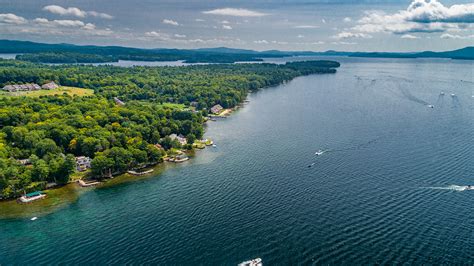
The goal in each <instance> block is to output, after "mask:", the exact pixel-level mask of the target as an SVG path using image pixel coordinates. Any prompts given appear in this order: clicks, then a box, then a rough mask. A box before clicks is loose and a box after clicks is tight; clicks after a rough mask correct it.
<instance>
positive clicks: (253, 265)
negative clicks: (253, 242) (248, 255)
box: [238, 258, 263, 266]
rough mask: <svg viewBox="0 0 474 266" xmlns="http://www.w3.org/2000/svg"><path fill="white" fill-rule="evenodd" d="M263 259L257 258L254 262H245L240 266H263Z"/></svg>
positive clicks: (239, 265)
mask: <svg viewBox="0 0 474 266" xmlns="http://www.w3.org/2000/svg"><path fill="white" fill-rule="evenodd" d="M262 265H263V263H262V259H261V258H256V259H253V260H248V261H244V262H241V263H239V264H238V266H262Z"/></svg>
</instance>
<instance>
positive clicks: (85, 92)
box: [0, 86, 94, 97]
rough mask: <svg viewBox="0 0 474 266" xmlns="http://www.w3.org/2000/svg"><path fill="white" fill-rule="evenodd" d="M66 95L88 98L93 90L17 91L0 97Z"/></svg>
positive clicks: (73, 88)
mask: <svg viewBox="0 0 474 266" xmlns="http://www.w3.org/2000/svg"><path fill="white" fill-rule="evenodd" d="M63 93H67V94H69V95H71V96H90V95H93V94H94V91H93V90H90V89H83V88H77V87H66V86H62V87H59V88H57V89H54V90H37V91H18V92H1V93H0V96H12V97H17V96H27V97H40V96H47V95H60V94H63Z"/></svg>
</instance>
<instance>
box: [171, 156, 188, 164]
mask: <svg viewBox="0 0 474 266" xmlns="http://www.w3.org/2000/svg"><path fill="white" fill-rule="evenodd" d="M187 160H189V157H188V156H187V155H186V154H180V155H178V156H176V157H175V159H174V162H175V163H182V162H185V161H187Z"/></svg>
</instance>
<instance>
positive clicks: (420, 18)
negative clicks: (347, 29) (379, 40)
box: [352, 0, 474, 34]
mask: <svg viewBox="0 0 474 266" xmlns="http://www.w3.org/2000/svg"><path fill="white" fill-rule="evenodd" d="M459 23H474V4H465V5H453V6H451V7H445V6H444V5H443V4H441V3H440V2H439V1H437V0H431V1H429V0H414V1H413V2H412V3H411V4H410V6H409V7H408V8H407V9H406V10H401V11H398V12H396V13H393V14H387V13H385V12H382V11H366V12H365V16H364V17H363V18H362V19H360V20H359V21H358V24H357V25H356V26H355V27H353V28H352V29H353V30H354V31H359V32H365V33H374V32H387V33H395V34H407V33H413V32H427V33H431V32H444V31H447V30H452V29H456V28H460V27H462V25H461V24H459Z"/></svg>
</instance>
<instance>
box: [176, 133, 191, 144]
mask: <svg viewBox="0 0 474 266" xmlns="http://www.w3.org/2000/svg"><path fill="white" fill-rule="evenodd" d="M177 139H178V141H179V143H180V144H181V145H186V144H188V140H187V139H186V137H185V136H183V135H181V134H179V136H178V137H177Z"/></svg>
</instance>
